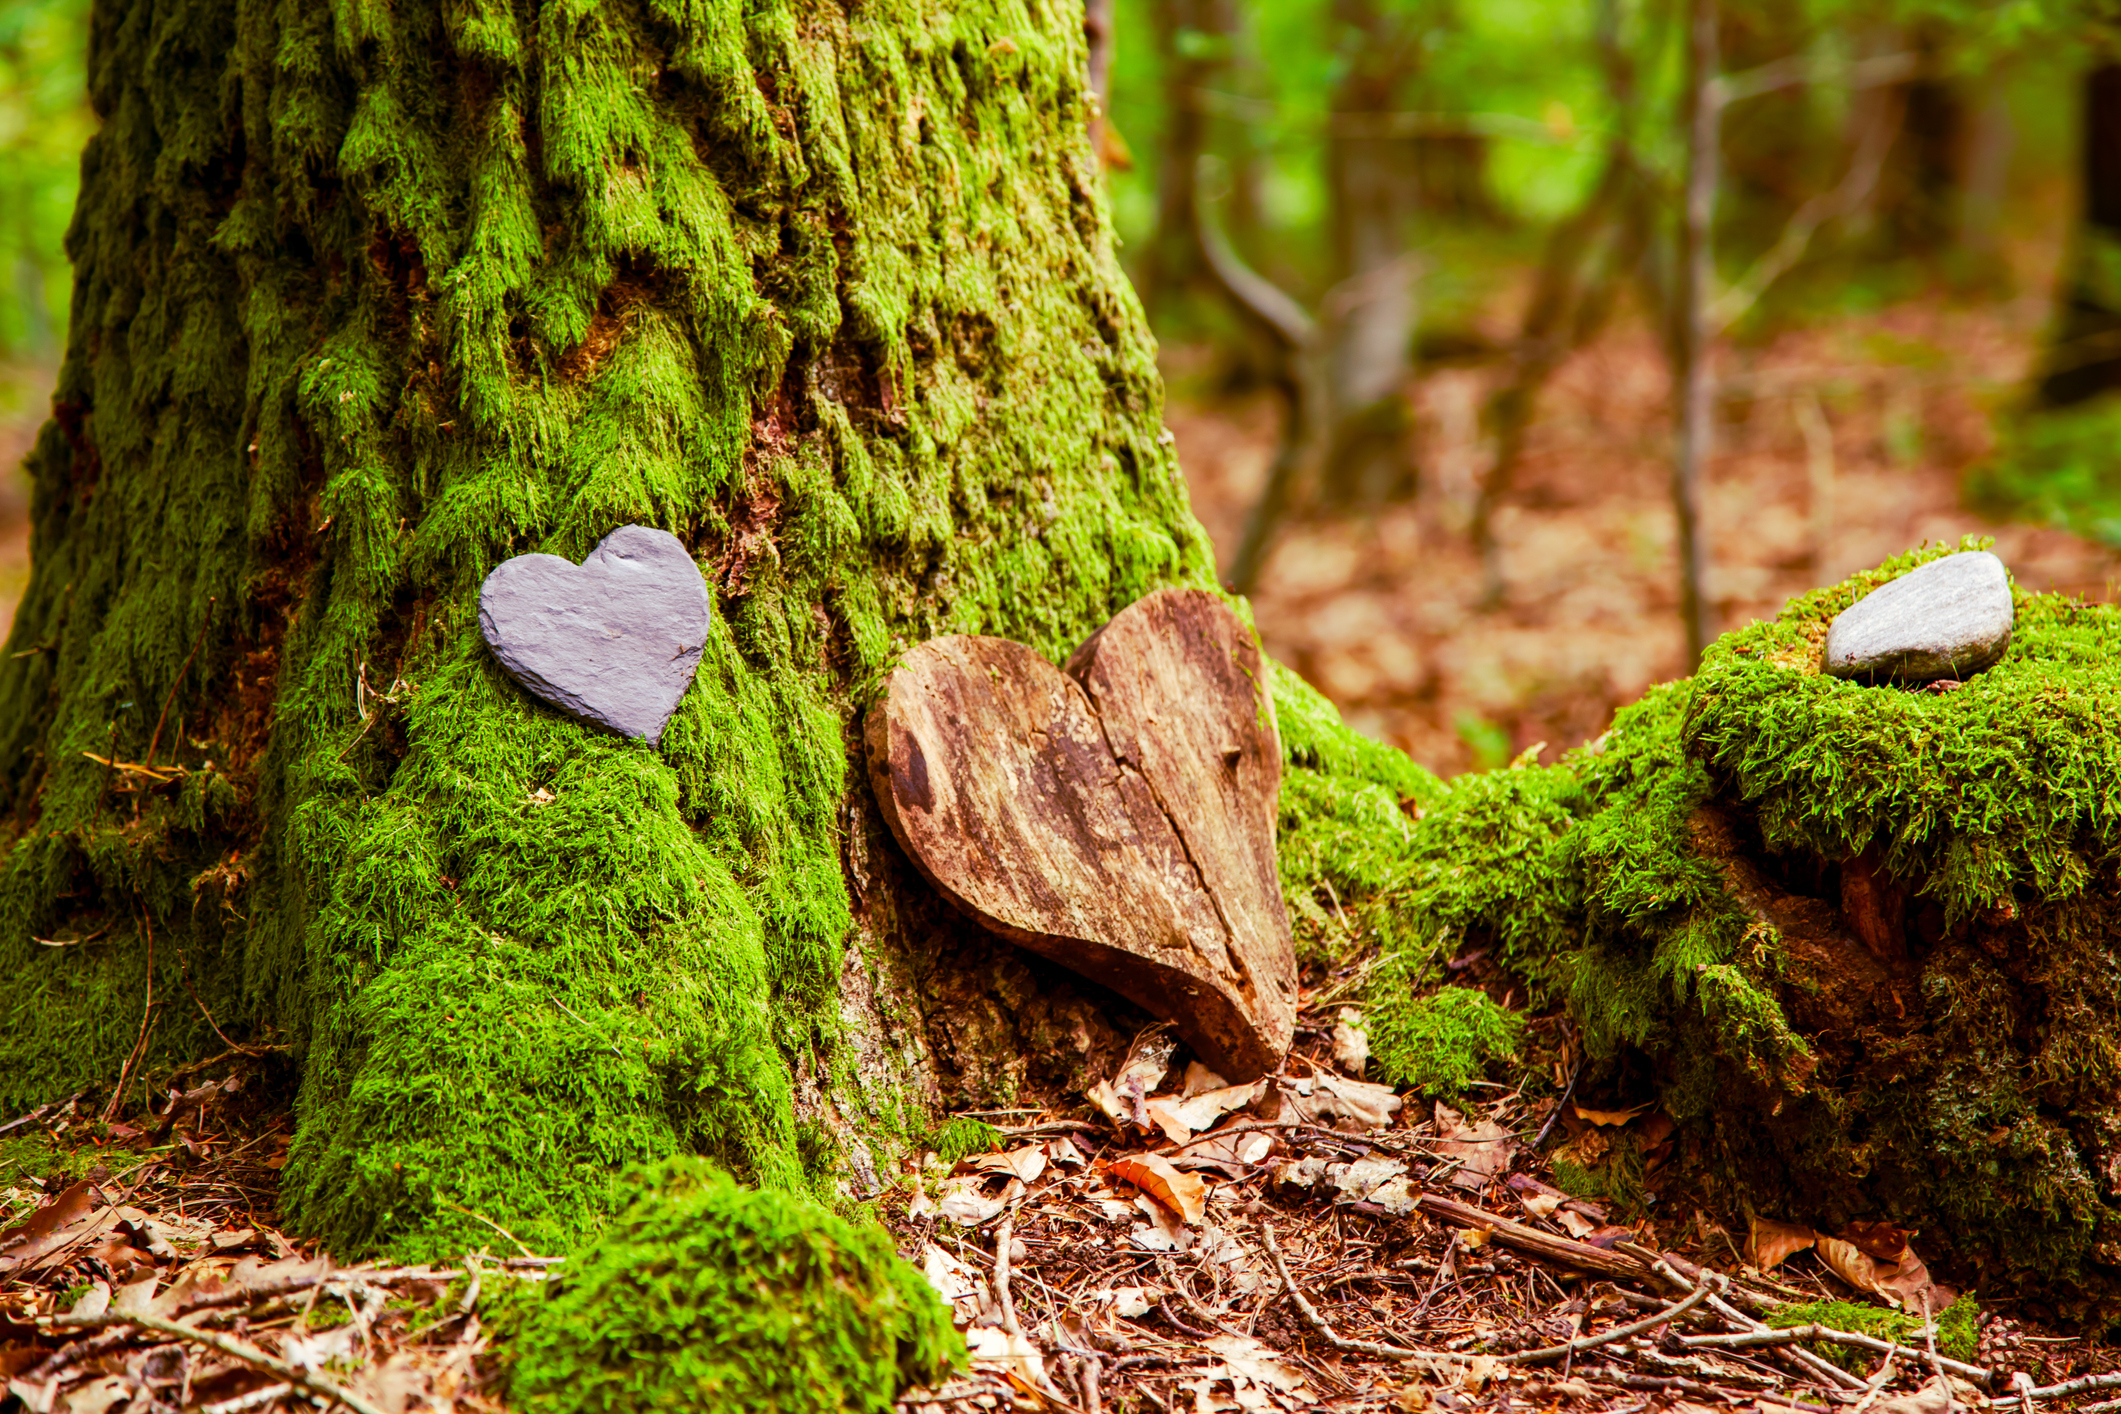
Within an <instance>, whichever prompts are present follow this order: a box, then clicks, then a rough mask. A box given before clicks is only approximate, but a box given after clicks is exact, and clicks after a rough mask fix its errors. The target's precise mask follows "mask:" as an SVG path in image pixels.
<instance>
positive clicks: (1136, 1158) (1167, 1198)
mask: <svg viewBox="0 0 2121 1414" xmlns="http://www.w3.org/2000/svg"><path fill="white" fill-rule="evenodd" d="M1112 1176H1113V1177H1114V1178H1119V1179H1124V1180H1125V1181H1127V1182H1128V1183H1131V1184H1133V1185H1134V1186H1135V1187H1136V1188H1139V1189H1141V1190H1142V1192H1144V1193H1147V1194H1149V1195H1150V1196H1151V1197H1153V1198H1155V1199H1156V1200H1157V1201H1158V1202H1160V1203H1162V1204H1163V1205H1164V1206H1166V1207H1168V1208H1169V1209H1171V1211H1172V1212H1174V1213H1177V1214H1178V1215H1179V1216H1180V1217H1182V1218H1184V1219H1185V1220H1186V1222H1187V1224H1188V1225H1189V1226H1194V1227H1198V1226H1199V1225H1200V1219H1201V1215H1202V1214H1203V1213H1204V1212H1206V1211H1207V1202H1208V1185H1207V1184H1206V1183H1204V1182H1203V1181H1202V1180H1201V1178H1200V1176H1199V1175H1198V1174H1191V1173H1187V1172H1185V1171H1184V1170H1182V1169H1179V1168H1177V1167H1174V1166H1173V1164H1172V1163H1171V1161H1170V1160H1169V1159H1167V1158H1165V1157H1163V1156H1162V1155H1161V1154H1129V1155H1127V1156H1126V1157H1125V1158H1123V1159H1114V1160H1113V1161H1112Z"/></svg>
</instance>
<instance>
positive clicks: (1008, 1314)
mask: <svg viewBox="0 0 2121 1414" xmlns="http://www.w3.org/2000/svg"><path fill="white" fill-rule="evenodd" d="M1015 1235H1016V1205H1015V1204H1013V1203H1012V1204H1010V1205H1009V1206H1008V1207H1007V1208H1005V1209H1003V1210H1002V1220H1001V1221H1000V1222H998V1223H996V1224H995V1225H994V1300H995V1304H996V1305H998V1306H1000V1307H1001V1308H1002V1329H1003V1330H1005V1331H1007V1332H1008V1333H1009V1334H1010V1335H1022V1334H1023V1327H1022V1326H1020V1325H1018V1324H1017V1323H1016V1300H1015V1298H1014V1297H1012V1296H1010V1294H1009V1240H1010V1239H1011V1238H1012V1237H1014V1236H1015Z"/></svg>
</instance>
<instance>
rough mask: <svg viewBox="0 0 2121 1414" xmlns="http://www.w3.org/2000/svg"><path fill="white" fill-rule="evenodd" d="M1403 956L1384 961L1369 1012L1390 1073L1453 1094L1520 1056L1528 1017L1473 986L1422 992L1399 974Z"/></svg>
mask: <svg viewBox="0 0 2121 1414" xmlns="http://www.w3.org/2000/svg"><path fill="white" fill-rule="evenodd" d="M1401 957H1402V955H1401V954H1392V955H1389V956H1387V957H1386V958H1385V959H1384V960H1383V961H1382V963H1381V964H1380V965H1379V968H1378V971H1377V972H1376V973H1375V974H1374V975H1373V982H1372V986H1371V988H1370V998H1371V1006H1370V1010H1369V1012H1368V1013H1367V1015H1366V1017H1365V1020H1366V1021H1367V1022H1368V1024H1369V1031H1370V1036H1371V1056H1372V1058H1373V1059H1374V1060H1375V1061H1376V1062H1377V1064H1378V1067H1379V1069H1380V1070H1381V1071H1382V1072H1383V1074H1384V1075H1385V1076H1386V1078H1388V1079H1389V1080H1391V1081H1392V1082H1393V1083H1394V1084H1396V1085H1411V1086H1413V1087H1414V1088H1415V1089H1417V1090H1420V1091H1421V1092H1422V1093H1423V1094H1426V1095H1433V1096H1437V1097H1439V1098H1442V1099H1451V1098H1453V1097H1455V1096H1457V1095H1459V1094H1462V1093H1463V1092H1464V1091H1466V1090H1467V1089H1469V1088H1471V1086H1472V1084H1473V1082H1474V1081H1476V1080H1479V1079H1481V1078H1482V1077H1483V1076H1485V1075H1486V1074H1487V1072H1488V1068H1489V1067H1490V1066H1491V1065H1494V1064H1495V1063H1497V1062H1499V1061H1507V1060H1514V1059H1515V1058H1516V1055H1517V1042H1518V1038H1519V1036H1520V1035H1521V1033H1522V1032H1523V1030H1524V1022H1523V1019H1522V1018H1521V1017H1519V1016H1518V1015H1517V1014H1516V1013H1515V1012H1509V1011H1504V1010H1503V1009H1502V1008H1501V1007H1499V1006H1497V1005H1496V1004H1495V1000H1494V999H1493V998H1492V997H1490V996H1489V995H1488V994H1487V993H1486V992H1482V991H1478V990H1476V989H1474V988H1471V987H1442V988H1439V989H1437V990H1436V991H1434V992H1431V993H1428V994H1426V995H1423V994H1421V993H1419V992H1417V991H1416V990H1415V988H1416V986H1418V985H1419V984H1418V981H1417V980H1416V979H1413V978H1408V977H1405V976H1403V975H1395V974H1397V973H1398V972H1399V969H1400V968H1401V967H1402V965H1403V964H1402V963H1401V961H1400V959H1401Z"/></svg>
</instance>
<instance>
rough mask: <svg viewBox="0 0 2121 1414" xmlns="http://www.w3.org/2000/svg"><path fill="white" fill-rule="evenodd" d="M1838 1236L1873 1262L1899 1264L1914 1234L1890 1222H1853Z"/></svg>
mask: <svg viewBox="0 0 2121 1414" xmlns="http://www.w3.org/2000/svg"><path fill="white" fill-rule="evenodd" d="M1838 1236H1839V1237H1840V1238H1841V1239H1842V1241H1844V1242H1847V1243H1850V1244H1852V1245H1853V1246H1855V1247H1856V1248H1857V1249H1858V1250H1859V1251H1861V1252H1863V1253H1864V1254H1865V1255H1867V1256H1869V1257H1870V1258H1871V1260H1873V1261H1876V1262H1897V1261H1899V1260H1900V1254H1901V1253H1903V1252H1905V1251H1907V1240H1908V1239H1909V1238H1910V1237H1912V1236H1914V1234H1913V1233H1911V1232H1909V1231H1908V1230H1907V1229H1906V1228H1904V1227H1895V1226H1894V1225H1893V1224H1891V1223H1888V1222H1853V1223H1850V1224H1849V1225H1848V1226H1847V1227H1844V1228H1843V1229H1841V1231H1840V1233H1839V1234H1838Z"/></svg>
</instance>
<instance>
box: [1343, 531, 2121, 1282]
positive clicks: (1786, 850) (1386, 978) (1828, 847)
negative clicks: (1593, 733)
mask: <svg viewBox="0 0 2121 1414" xmlns="http://www.w3.org/2000/svg"><path fill="white" fill-rule="evenodd" d="M1954 548H1957V547H1946V546H1939V547H1934V548H1932V549H1929V550H1924V551H1920V552H1916V553H1913V554H1909V555H1905V556H1901V557H1899V558H1897V559H1895V560H1892V561H1889V562H1887V563H1886V564H1884V565H1881V566H1879V567H1878V568H1877V569H1876V570H1873V571H1870V572H1868V573H1866V574H1862V575H1858V576H1856V577H1854V578H1852V579H1850V580H1848V581H1847V582H1845V583H1843V584H1840V585H1836V586H1833V587H1831V588H1828V589H1823V590H1820V591H1818V592H1816V593H1814V594H1811V595H1808V596H1805V597H1803V598H1801V599H1798V600H1796V601H1794V602H1792V603H1791V604H1790V605H1789V606H1788V608H1787V609H1785V611H1784V612H1783V613H1782V614H1781V615H1780V616H1778V617H1777V618H1776V619H1774V620H1772V621H1770V622H1765V623H1759V624H1755V625H1752V626H1751V627H1748V628H1746V629H1743V630H1740V631H1738V632H1736V633H1733V634H1730V635H1728V636H1727V637H1725V638H1724V639H1722V640H1720V641H1719V642H1718V643H1716V644H1715V645H1713V646H1712V647H1711V649H1710V651H1709V652H1708V654H1707V655H1706V657H1705V659H1704V662H1703V665H1702V670H1701V672H1700V673H1699V674H1698V675H1697V676H1696V677H1695V678H1694V679H1692V680H1691V681H1689V682H1685V683H1676V684H1671V685H1668V686H1665V687H1662V688H1659V689H1656V690H1654V691H1652V692H1651V693H1650V694H1649V695H1648V696H1647V697H1645V698H1644V699H1643V701H1641V702H1639V703H1637V704H1635V705H1634V706H1633V707H1630V708H1628V709H1626V710H1624V711H1623V712H1621V713H1620V714H1619V715H1618V716H1617V717H1616V719H1615V721H1614V724H1613V727H1612V730H1611V731H1609V732H1608V733H1607V734H1606V735H1605V736H1603V737H1601V738H1600V739H1599V740H1598V741H1595V742H1593V743H1591V744H1589V745H1588V746H1586V747H1583V748H1581V749H1579V750H1577V751H1574V752H1571V753H1570V754H1569V755H1568V756H1567V757H1565V758H1564V760H1563V761H1562V763H1561V764H1560V765H1558V766H1556V767H1553V768H1551V769H1548V770H1544V771H1540V770H1509V771H1501V772H1495V773H1491V774H1489V775H1487V776H1477V777H1469V778H1465V779H1462V780H1460V781H1457V782H1454V783H1453V784H1452V786H1451V787H1450V790H1449V792H1448V793H1447V795H1446V798H1445V799H1444V800H1443V801H1442V803H1441V804H1440V805H1439V806H1438V807H1437V808H1435V809H1433V810H1431V811H1429V812H1427V814H1426V815H1425V817H1424V818H1423V819H1422V820H1421V821H1420V822H1418V823H1417V824H1416V826H1415V829H1414V831H1413V838H1412V839H1411V841H1410V842H1408V843H1407V844H1405V845H1404V846H1402V847H1401V848H1400V849H1399V852H1398V854H1397V856H1396V857H1397V858H1398V859H1400V860H1401V861H1404V862H1405V864H1406V869H1405V873H1404V874H1403V875H1402V876H1401V877H1400V878H1399V879H1397V880H1396V881H1394V882H1392V883H1390V884H1388V885H1387V886H1386V887H1385V888H1384V889H1383V890H1382V892H1381V893H1380V894H1379V895H1378V899H1379V901H1380V906H1384V907H1389V908H1392V909H1395V910H1397V911H1398V913H1399V918H1400V921H1399V926H1398V934H1397V936H1398V939H1399V941H1397V942H1396V943H1388V944H1387V955H1386V958H1385V959H1384V962H1383V963H1382V964H1381V965H1380V967H1379V968H1378V970H1377V972H1376V974H1375V979H1376V985H1377V987H1379V988H1380V989H1383V990H1382V992H1381V993H1380V994H1379V995H1373V999H1372V1007H1373V1010H1376V1011H1378V1012H1380V1013H1381V1014H1383V1015H1386V1016H1392V1017H1411V1016H1414V1015H1416V1014H1417V1012H1416V1009H1414V1008H1412V1007H1402V1008H1400V1009H1399V1010H1397V1011H1395V1010H1394V1006H1393V1004H1392V996H1393V995H1394V994H1401V995H1403V994H1404V993H1405V992H1406V991H1407V990H1408V989H1409V988H1417V987H1421V986H1424V985H1426V981H1428V980H1433V978H1434V977H1435V975H1436V968H1435V962H1436V959H1437V957H1438V956H1439V955H1440V953H1441V952H1442V950H1443V949H1444V948H1446V947H1451V946H1456V941H1455V940H1457V939H1461V938H1464V939H1470V940H1473V941H1475V942H1478V943H1480V944H1481V945H1483V946H1489V947H1492V948H1495V949H1496V950H1497V951H1499V953H1500V954H1501V955H1502V956H1503V957H1504V958H1505V959H1506V960H1507V961H1509V962H1510V964H1511V965H1512V967H1514V968H1515V969H1516V970H1517V972H1518V973H1519V975H1521V976H1522V977H1524V978H1525V980H1526V981H1527V982H1528V983H1530V985H1531V986H1532V989H1533V994H1534V997H1535V998H1539V997H1561V998H1565V999H1566V1002H1567V1005H1568V1007H1569V1010H1570V1011H1571V1013H1572V1014H1573V1015H1574V1017H1575V1019H1576V1020H1577V1022H1578V1023H1579V1025H1580V1026H1581V1028H1582V1032H1583V1035H1584V1038H1585V1041H1586V1043H1587V1044H1588V1047H1589V1049H1590V1050H1591V1052H1592V1053H1593V1055H1594V1056H1600V1057H1605V1058H1609V1059H1610V1058H1615V1057H1618V1056H1620V1055H1621V1053H1623V1052H1626V1051H1634V1052H1637V1053H1640V1054H1641V1055H1643V1056H1645V1057H1646V1058H1647V1060H1648V1061H1649V1062H1650V1066H1649V1067H1648V1068H1649V1070H1650V1071H1651V1073H1653V1074H1654V1075H1655V1076H1656V1078H1657V1081H1658V1083H1659V1085H1660V1088H1661V1089H1662V1091H1663V1100H1664V1104H1665V1107H1666V1108H1667V1109H1668V1110H1669V1111H1670V1113H1671V1114H1672V1115H1673V1117H1674V1118H1675V1119H1678V1120H1680V1121H1682V1122H1692V1123H1694V1124H1696V1125H1699V1126H1700V1127H1701V1128H1702V1129H1703V1130H1704V1131H1705V1132H1706V1133H1707V1134H1708V1135H1710V1136H1711V1137H1712V1139H1713V1143H1712V1144H1711V1146H1710V1150H1709V1152H1711V1153H1712V1154H1714V1155H1716V1156H1717V1162H1718V1164H1719V1167H1720V1171H1721V1174H1722V1180H1721V1181H1723V1182H1726V1183H1728V1184H1729V1185H1730V1187H1731V1188H1732V1189H1733V1190H1735V1195H1739V1196H1743V1197H1745V1198H1746V1199H1747V1200H1748V1201H1750V1202H1752V1203H1754V1204H1755V1205H1756V1206H1758V1207H1759V1208H1761V1209H1762V1210H1763V1211H1770V1212H1778V1213H1784V1214H1786V1215H1788V1216H1790V1217H1792V1218H1796V1219H1801V1220H1807V1221H1813V1222H1817V1223H1819V1224H1820V1225H1822V1226H1824V1227H1827V1228H1829V1229H1832V1228H1834V1227H1837V1226H1838V1225H1840V1224H1841V1223H1844V1222H1846V1221H1849V1220H1851V1219H1854V1218H1859V1217H1874V1218H1882V1219H1887V1220H1890V1221H1892V1222H1894V1223H1896V1224H1898V1225H1900V1226H1904V1227H1909V1228H1916V1229H1920V1230H1921V1231H1922V1232H1924V1233H1925V1234H1926V1236H1925V1239H1924V1242H1925V1247H1924V1254H1925V1257H1927V1258H1928V1259H1929V1260H1931V1261H1932V1263H1933V1264H1935V1263H1937V1262H1939V1261H1940V1260H1942V1261H1944V1262H1946V1263H1947V1264H1956V1270H1957V1271H1958V1272H1959V1273H1960V1274H1961V1275H1962V1276H1965V1277H1971V1278H1974V1279H1979V1280H1987V1281H1990V1282H1992V1283H1994V1284H1996V1285H1997V1286H2001V1287H2011V1288H2016V1289H2018V1290H2020V1291H2022V1292H2025V1293H2029V1294H2045V1295H2047V1296H2049V1297H2051V1298H2052V1299H2054V1300H2055V1301H2056V1302H2057V1303H2058V1304H2061V1305H2064V1306H2068V1307H2072V1308H2078V1307H2084V1306H2087V1305H2089V1306H2095V1307H2097V1308H2099V1309H2102V1310H2109V1311H2112V1310H2121V1101H2117V1099H2116V1096H2117V1095H2121V878H2117V874H2116V861H2117V860H2121V612H2117V611H2116V610H2114V609H2111V608H2107V607H2097V606H2088V605H2082V604H2077V603H2073V602H2070V601H2067V600H2064V599H2061V598H2058V597H2055V596H2024V595H2020V596H2019V600H2018V606H2017V607H2018V616H2017V630H2016V635H2015V638H2014V640H2013V643H2012V645H2011V648H2010V651H2009V652H2008V653H2007V654H2006V656H2005V657H2004V659H2003V660H2002V661H2001V662H1999V663H1998V664H1997V665H1996V666H1995V667H1993V668H1991V669H1989V670H1988V671H1987V672H1984V673H1982V674H1980V675H1978V676H1976V677H1975V678H1973V679H1972V680H1970V681H1969V682H1967V683H1966V684H1964V685H1963V686H1961V687H1959V688H1957V689H1956V690H1949V691H1925V690H1915V691H1911V690H1907V689H1903V688H1899V687H1866V686H1861V685H1858V684H1855V683H1850V682H1844V681H1841V680H1838V679H1834V678H1829V677H1826V676H1824V675H1823V674H1822V673H1821V672H1820V671H1819V666H1820V660H1821V656H1822V648H1823V645H1824V641H1825V636H1826V630H1827V626H1828V624H1829V623H1830V622H1831V621H1832V619H1833V618H1834V616H1835V615H1836V614H1838V613H1840V612H1841V610H1843V609H1845V608H1847V607H1848V606H1849V605H1850V604H1852V603H1854V602H1855V601H1856V599H1857V598H1859V597H1860V596H1861V595H1863V594H1865V593H1867V592H1868V591H1869V590H1871V589H1873V588H1875V587H1876V586H1878V585H1879V584H1882V583H1885V582H1886V581H1887V580H1889V579H1892V578H1894V577H1895V576H1897V575H1899V574H1902V573H1905V572H1906V571H1907V570H1908V569H1910V568H1912V567H1913V566H1915V565H1916V564H1918V563H1921V562H1923V561H1925V560H1928V559H1931V558H1934V557H1936V556H1938V555H1942V554H1946V553H1950V552H1951V551H1952V549H1954ZM1968 548H1973V547H1972V546H1969V547H1968ZM1403 1024H1404V1023H1403V1022H1399V1021H1394V1022H1392V1023H1390V1024H1387V1025H1384V1026H1373V1028H1372V1043H1373V1045H1376V1046H1379V1048H1380V1049H1381V1050H1388V1049H1390V1048H1391V1047H1393V1046H1394V1045H1395V1044H1405V1038H1403V1037H1399V1036H1395V1033H1394V1026H1396V1025H1403Z"/></svg>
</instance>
